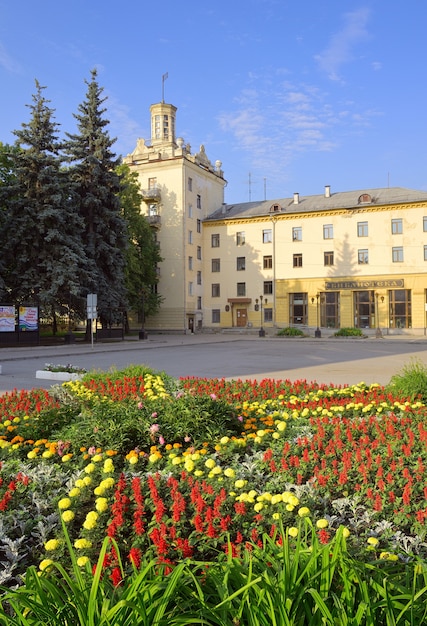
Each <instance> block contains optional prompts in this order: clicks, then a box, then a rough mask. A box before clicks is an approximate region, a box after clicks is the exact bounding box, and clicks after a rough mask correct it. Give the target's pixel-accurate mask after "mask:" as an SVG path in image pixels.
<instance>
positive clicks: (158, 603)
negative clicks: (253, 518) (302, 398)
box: [0, 520, 427, 626]
mask: <svg viewBox="0 0 427 626" xmlns="http://www.w3.org/2000/svg"><path fill="white" fill-rule="evenodd" d="M64 531H65V539H66V545H67V550H68V552H69V554H70V557H71V562H72V571H71V573H68V572H67V571H66V570H65V569H64V568H63V567H62V566H61V565H60V564H56V563H55V564H52V565H51V566H47V567H46V569H45V571H44V572H43V574H42V575H41V576H40V575H39V574H38V573H37V571H36V570H35V568H34V567H31V568H29V570H28V571H27V573H26V576H25V585H24V586H23V587H21V588H18V589H12V590H7V589H4V592H5V595H4V597H3V601H2V603H1V605H0V618H1V623H2V624H3V625H4V626H36V625H37V626H41V625H42V624H51V625H52V626H56V625H58V626H59V625H60V624H61V625H62V624H70V625H71V624H72V625H73V626H95V625H96V626H107V625H108V626H119V625H120V626H122V625H124V624H125V625H126V626H144V625H146V626H149V625H150V626H151V625H153V624H156V625H157V626H166V625H167V626H174V625H178V624H182V625H184V624H186V625H189V624H204V625H205V626H225V625H228V624H230V625H231V624H235V625H237V624H247V625H250V626H271V624H277V625H278V626H293V625H297V624H300V625H301V626H303V625H304V624H310V626H325V625H326V624H328V625H331V626H332V625H338V624H339V625H343V626H344V625H346V626H377V625H378V624H399V623H402V624H407V625H408V626H409V625H411V626H418V625H419V624H423V623H425V620H426V618H427V608H426V607H427V604H426V601H425V600H426V597H427V571H426V569H425V567H424V565H423V564H422V563H421V562H419V561H417V560H414V561H412V562H410V563H408V564H407V566H406V568H405V569H404V570H402V569H401V568H400V569H399V568H396V566H394V565H392V564H387V563H385V564H384V563H382V564H369V565H366V564H365V563H363V562H362V561H357V560H356V559H354V558H352V557H350V556H349V555H348V553H347V549H346V542H345V539H344V537H343V532H342V528H341V530H340V531H339V532H338V533H337V535H336V537H335V539H334V541H333V542H332V543H331V544H328V545H322V544H321V543H320V542H319V540H318V539H317V536H316V533H315V531H314V529H313V528H312V527H311V526H310V524H309V522H307V520H304V522H302V523H301V524H300V529H299V533H298V537H297V538H296V539H293V538H292V537H290V536H289V535H288V533H287V531H284V530H283V529H282V530H281V531H280V532H279V533H278V534H277V535H273V536H272V537H270V536H264V537H263V541H262V544H261V546H258V545H252V546H250V547H249V549H247V550H245V551H244V553H243V555H242V557H241V558H233V557H232V556H231V550H230V553H229V554H228V555H226V554H223V555H219V556H218V559H217V560H215V561H214V562H211V563H204V562H197V561H193V560H191V559H187V560H184V561H181V562H180V563H178V564H176V565H173V566H172V567H171V568H169V571H167V570H166V568H165V567H164V566H159V565H158V563H157V561H156V560H152V559H151V558H150V556H149V555H147V554H146V555H144V556H142V559H141V562H140V563H138V566H139V567H138V568H137V567H134V571H133V574H130V575H128V576H125V573H124V567H123V564H122V562H121V560H120V558H118V561H117V566H116V568H115V577H114V581H115V583H112V582H111V580H110V579H109V578H108V577H105V576H102V575H101V573H102V571H103V568H102V563H103V561H104V559H105V557H106V554H107V551H108V549H109V548H110V546H111V547H114V548H115V549H116V552H117V553H118V549H117V546H116V544H115V541H114V540H112V539H110V538H108V537H107V538H105V539H104V542H103V544H102V548H101V551H100V555H99V559H98V563H97V566H96V570H95V573H94V574H93V575H92V573H91V570H90V567H89V565H88V564H87V565H86V566H85V567H84V566H81V565H80V564H79V562H78V556H77V554H76V552H75V550H74V549H73V546H72V544H71V541H70V539H69V537H68V535H67V533H66V529H65V528H64Z"/></svg>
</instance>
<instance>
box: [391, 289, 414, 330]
mask: <svg viewBox="0 0 427 626" xmlns="http://www.w3.org/2000/svg"><path fill="white" fill-rule="evenodd" d="M388 301H389V303H390V327H391V328H411V327H412V304H411V290H410V289H390V291H389V292H388Z"/></svg>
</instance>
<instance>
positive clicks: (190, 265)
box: [188, 256, 193, 270]
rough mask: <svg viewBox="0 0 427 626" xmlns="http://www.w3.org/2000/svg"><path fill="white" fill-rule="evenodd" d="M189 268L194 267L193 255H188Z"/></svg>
mask: <svg viewBox="0 0 427 626" xmlns="http://www.w3.org/2000/svg"><path fill="white" fill-rule="evenodd" d="M188 269H189V270H192V269H193V257H192V256H189V257H188Z"/></svg>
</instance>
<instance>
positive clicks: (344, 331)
mask: <svg viewBox="0 0 427 626" xmlns="http://www.w3.org/2000/svg"><path fill="white" fill-rule="evenodd" d="M363 336H364V335H363V333H362V331H361V330H360V328H340V329H339V330H337V332H336V333H334V337H363Z"/></svg>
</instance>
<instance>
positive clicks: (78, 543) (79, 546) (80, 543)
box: [74, 539, 92, 550]
mask: <svg viewBox="0 0 427 626" xmlns="http://www.w3.org/2000/svg"><path fill="white" fill-rule="evenodd" d="M74 547H75V548H76V550H84V549H85V548H91V547H92V542H91V541H89V539H76V540H75V542H74Z"/></svg>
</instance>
